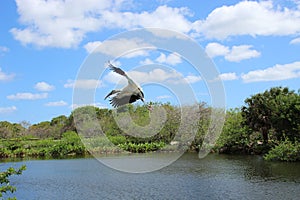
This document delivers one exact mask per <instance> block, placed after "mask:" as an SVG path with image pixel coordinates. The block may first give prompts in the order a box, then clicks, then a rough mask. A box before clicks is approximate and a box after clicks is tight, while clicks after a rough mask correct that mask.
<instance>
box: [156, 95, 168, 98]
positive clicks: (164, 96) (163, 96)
mask: <svg viewBox="0 0 300 200" xmlns="http://www.w3.org/2000/svg"><path fill="white" fill-rule="evenodd" d="M169 98H171V96H170V95H162V96H157V97H156V99H169Z"/></svg>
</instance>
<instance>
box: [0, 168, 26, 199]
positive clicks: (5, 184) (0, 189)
mask: <svg viewBox="0 0 300 200" xmlns="http://www.w3.org/2000/svg"><path fill="white" fill-rule="evenodd" d="M25 169H26V166H25V165H22V166H21V167H20V168H19V169H17V170H16V169H15V168H13V167H10V168H8V169H7V170H6V171H4V172H0V197H1V198H2V197H3V193H7V192H11V193H13V192H15V191H16V187H14V186H12V185H10V181H9V177H10V176H12V175H20V174H22V172H23V171H24V170H25ZM8 199H9V200H13V199H16V198H8Z"/></svg>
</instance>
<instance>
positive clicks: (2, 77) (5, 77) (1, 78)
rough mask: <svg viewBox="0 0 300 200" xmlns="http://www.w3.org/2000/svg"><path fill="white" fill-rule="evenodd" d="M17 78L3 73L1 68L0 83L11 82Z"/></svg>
mask: <svg viewBox="0 0 300 200" xmlns="http://www.w3.org/2000/svg"><path fill="white" fill-rule="evenodd" d="M14 77H15V75H14V74H8V73H5V72H3V71H2V69H1V68H0V81H10V80H12V79H13V78H14Z"/></svg>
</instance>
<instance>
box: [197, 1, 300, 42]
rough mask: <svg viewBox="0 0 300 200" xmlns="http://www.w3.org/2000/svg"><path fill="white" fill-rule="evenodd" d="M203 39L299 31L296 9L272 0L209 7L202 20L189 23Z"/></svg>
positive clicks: (299, 23)
mask: <svg viewBox="0 0 300 200" xmlns="http://www.w3.org/2000/svg"><path fill="white" fill-rule="evenodd" d="M193 25H194V29H195V31H196V32H197V33H200V34H201V35H203V36H204V37H206V38H216V39H226V38H228V37H230V36H238V35H251V36H257V35H261V36H270V35H277V36H283V35H295V34H299V33H300V10H299V7H298V8H296V9H295V8H294V9H289V8H285V7H284V8H283V7H279V6H274V5H273V3H272V1H258V2H257V1H241V2H239V3H237V4H235V5H232V6H222V7H219V8H216V9H215V10H213V11H212V12H211V13H210V14H209V15H208V16H207V18H206V19H205V20H198V21H196V22H194V23H193Z"/></svg>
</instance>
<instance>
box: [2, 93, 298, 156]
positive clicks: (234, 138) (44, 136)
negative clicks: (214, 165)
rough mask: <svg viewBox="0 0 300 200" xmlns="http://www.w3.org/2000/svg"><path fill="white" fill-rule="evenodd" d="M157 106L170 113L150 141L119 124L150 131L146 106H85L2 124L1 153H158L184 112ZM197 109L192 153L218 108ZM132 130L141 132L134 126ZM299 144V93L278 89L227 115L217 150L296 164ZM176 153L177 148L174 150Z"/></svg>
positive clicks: (41, 154) (200, 104)
mask: <svg viewBox="0 0 300 200" xmlns="http://www.w3.org/2000/svg"><path fill="white" fill-rule="evenodd" d="M152 107H153V108H155V107H162V108H163V109H164V110H165V111H166V120H165V123H164V125H163V127H162V128H161V129H160V130H158V131H157V133H156V134H154V135H151V136H150V137H135V136H134V134H127V133H126V132H124V131H123V130H122V129H121V128H120V127H119V124H117V123H116V120H115V117H118V116H121V115H122V113H129V114H130V117H131V118H132V120H133V121H134V123H136V124H138V125H140V126H145V125H147V124H149V122H150V120H151V119H150V117H149V110H148V109H147V107H146V106H135V105H127V106H125V107H122V108H120V109H119V110H118V111H117V113H118V115H117V116H116V115H115V114H114V113H115V112H114V111H113V110H111V109H105V108H101V109H100V108H97V107H94V106H84V107H79V108H77V109H75V110H73V111H72V113H71V114H70V115H69V116H64V115H61V116H58V117H55V118H53V119H51V121H44V122H40V123H37V124H33V125H30V124H29V123H28V122H26V121H23V122H21V123H10V122H7V121H2V122H0V138H1V147H2V148H1V149H2V151H4V150H3V149H5V148H6V147H7V145H8V146H9V148H7V152H6V153H8V152H18V151H19V154H21V155H26V154H32V155H39V156H45V155H50V156H52V155H65V154H66V155H67V154H72V153H75V154H84V153H87V149H85V148H88V150H92V151H95V152H100V153H101V152H108V151H110V152H114V151H118V149H123V150H126V151H130V152H147V151H155V150H158V149H161V148H162V147H164V146H166V145H168V144H170V143H171V142H172V141H173V140H174V138H175V135H176V134H178V129H179V126H180V122H181V113H180V111H181V109H180V108H179V107H177V106H173V105H171V104H170V103H165V104H162V103H152ZM197 108H198V109H199V110H198V115H197V116H193V117H197V120H198V123H197V124H196V126H195V127H193V129H195V130H197V132H196V135H195V137H194V139H193V140H192V141H191V142H190V143H189V150H196V151H197V150H199V149H200V148H201V146H202V145H206V144H204V143H205V141H204V138H205V135H206V134H207V133H208V132H213V131H214V130H208V129H209V128H211V126H209V125H210V123H211V113H212V111H213V109H214V108H211V107H209V106H208V105H207V104H205V103H199V104H198V106H197ZM125 111H126V112H125ZM128 130H130V131H131V132H134V131H136V130H135V129H134V127H129V129H128ZM82 132H84V136H82V135H80V138H81V139H83V140H84V144H85V146H84V145H82V144H80V138H79V136H78V134H79V133H82ZM99 132H101V133H102V134H99ZM145 134H147V133H145ZM179 134H180V133H179ZM182 137H183V136H182ZM14 140H22V141H23V143H22V142H19V143H18V145H19V146H18V145H16V144H15V143H16V142H15V141H14ZM45 141H46V142H45ZM299 142H300V94H299V91H298V92H295V91H293V90H290V89H289V88H286V87H274V88H271V89H269V90H266V91H265V92H262V93H258V94H255V95H252V96H251V97H249V98H247V99H246V100H245V105H244V106H243V107H241V108H236V109H231V110H228V111H226V118H225V124H224V127H223V130H222V133H221V135H220V137H219V138H218V140H217V142H216V144H215V146H214V147H213V151H215V152H219V153H246V154H263V155H265V158H266V159H268V160H286V161H295V160H300V145H299ZM28 144H30V145H29V146H28ZM20 145H21V147H20ZM34 146H35V147H37V146H38V147H39V149H40V151H38V152H35V151H33V149H34V148H33V147H34ZM26 148H27V150H26ZM20 149H23V150H24V149H25V150H24V151H23V150H20ZM66 149H67V150H66ZM170 150H176V149H172V148H171V147H170ZM26 152H27V153H26ZM62 152H63V153H62ZM0 154H1V152H0ZM2 154H3V152H2ZM4 155H5V153H4Z"/></svg>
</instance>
